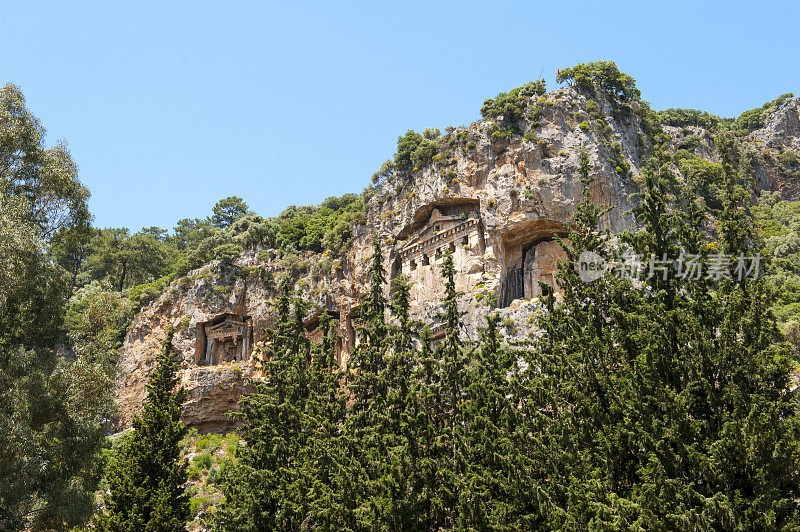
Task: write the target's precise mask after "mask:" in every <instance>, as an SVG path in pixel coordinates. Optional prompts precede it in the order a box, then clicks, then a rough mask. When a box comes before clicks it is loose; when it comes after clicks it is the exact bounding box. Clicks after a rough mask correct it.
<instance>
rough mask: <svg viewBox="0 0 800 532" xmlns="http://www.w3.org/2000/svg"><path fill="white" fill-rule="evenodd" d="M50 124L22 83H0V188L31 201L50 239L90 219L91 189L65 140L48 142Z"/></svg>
mask: <svg viewBox="0 0 800 532" xmlns="http://www.w3.org/2000/svg"><path fill="white" fill-rule="evenodd" d="M44 136H45V129H44V127H42V125H41V123H40V122H39V119H37V118H36V117H35V116H33V114H32V113H31V112H30V111H28V109H27V108H26V107H25V97H24V96H23V94H22V92H21V91H20V90H19V88H18V87H16V86H14V85H6V86H5V87H3V88H2V89H0V192H2V193H3V194H6V195H9V196H15V197H17V198H20V199H22V200H24V201H26V202H27V204H28V205H27V217H28V218H29V220H30V221H31V222H32V224H33V225H34V226H35V227H36V232H37V236H38V237H40V238H42V239H43V240H45V241H49V240H50V238H51V237H52V236H53V235H54V234H56V233H57V232H58V231H60V230H64V231H68V230H72V229H78V230H81V229H83V228H85V227H86V226H87V225H88V223H89V221H90V215H89V209H88V207H87V204H86V201H87V199H88V197H89V191H88V190H87V189H86V188H85V187H84V186H83V185H82V184H81V183H80V181H79V180H78V168H77V166H76V165H75V163H74V161H73V160H72V157H71V156H70V154H69V151H68V150H67V146H66V145H65V144H57V145H56V146H53V147H51V148H46V147H45V146H44Z"/></svg>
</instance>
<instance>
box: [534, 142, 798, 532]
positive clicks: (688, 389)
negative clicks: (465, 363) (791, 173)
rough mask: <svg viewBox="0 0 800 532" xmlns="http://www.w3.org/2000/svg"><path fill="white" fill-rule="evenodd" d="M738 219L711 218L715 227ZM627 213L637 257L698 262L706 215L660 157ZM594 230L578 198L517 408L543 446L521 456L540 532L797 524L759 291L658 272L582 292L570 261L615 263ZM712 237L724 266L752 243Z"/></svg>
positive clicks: (781, 377) (783, 399)
mask: <svg viewBox="0 0 800 532" xmlns="http://www.w3.org/2000/svg"><path fill="white" fill-rule="evenodd" d="M736 201H737V200H736V199H735V197H731V198H728V199H726V202H733V203H735V202H736ZM731 205H732V204H731ZM736 211H737V209H733V208H726V209H723V213H722V214H721V216H722V217H723V219H722V220H721V223H720V226H721V227H723V228H725V227H731V223H732V222H733V221H734V220H735V218H734V217H731V216H732V213H734V212H736ZM635 214H636V215H637V218H638V219H639V220H640V221H641V223H642V224H643V225H642V229H641V230H640V231H638V232H636V233H634V234H628V235H625V236H624V237H623V241H624V243H625V245H627V246H629V247H630V248H631V249H632V250H633V251H634V252H636V253H639V254H642V255H644V256H646V257H650V256H654V257H663V256H664V255H666V256H667V257H673V256H676V254H678V253H680V252H681V251H683V252H685V253H695V254H700V256H701V257H703V256H704V255H707V254H708V252H707V251H705V250H707V249H708V247H707V246H706V239H705V237H704V236H703V233H704V231H705V228H706V227H705V225H704V224H703V220H704V213H703V212H702V210H701V209H700V208H699V206H698V205H697V204H696V203H695V202H694V197H693V196H692V197H686V196H683V195H681V194H680V191H679V190H678V189H677V188H676V182H675V179H674V175H673V174H672V172H671V171H670V168H669V166H668V157H666V156H664V155H661V154H656V156H655V157H653V158H652V159H651V161H650V164H649V167H648V169H647V172H646V173H645V179H644V185H643V192H642V196H641V198H640V201H639V203H638V206H637V207H636V209H635ZM598 215H599V211H598V209H597V208H596V207H595V206H594V205H592V204H591V203H590V202H589V201H588V196H587V195H585V196H584V200H583V202H582V203H581V206H580V208H579V212H578V216H577V221H578V230H577V231H575V232H573V233H571V235H570V246H567V247H565V251H566V253H567V257H568V259H567V262H566V263H565V264H564V265H563V266H562V267H561V268H560V280H559V283H560V284H561V286H562V287H563V290H564V293H563V299H562V301H561V304H559V305H556V304H555V300H554V298H553V297H552V296H550V297H549V298H548V307H549V312H548V314H547V315H546V316H545V317H544V318H543V319H542V320H541V322H540V325H541V327H542V328H543V330H544V331H545V336H544V338H543V341H542V342H541V343H540V344H539V346H538V349H537V353H536V356H534V357H533V358H531V360H530V366H529V367H530V368H531V370H530V372H529V375H528V376H529V383H530V384H529V389H528V392H527V394H528V396H529V397H531V398H533V399H535V402H534V403H533V404H532V409H531V410H530V412H531V413H533V412H534V411H538V412H539V420H540V421H539V424H538V427H540V428H539V430H536V431H535V430H530V432H531V433H533V434H536V433H537V432H538V433H542V437H541V438H540V439H538V441H537V445H536V446H535V447H533V448H532V449H531V451H530V452H531V454H532V455H533V456H535V457H538V463H540V464H541V467H542V472H541V473H540V475H541V477H540V478H541V480H540V481H539V482H538V483H537V484H538V485H539V486H541V487H542V488H543V490H544V492H545V493H546V498H545V499H543V500H545V501H546V502H547V503H548V504H547V505H546V506H545V507H544V515H545V518H546V522H547V525H546V526H547V527H548V528H550V527H556V528H570V529H583V528H630V527H635V528H639V527H645V526H647V527H657V528H662V529H669V530H686V529H696V528H712V529H718V528H723V529H731V528H736V529H777V528H784V527H786V526H787V525H788V524H789V523H792V522H794V520H795V519H796V517H797V510H798V508H797V502H796V501H797V490H798V484H797V483H798V468H797V463H798V458H800V454H798V451H800V449H798V440H797V434H798V428H800V427H799V426H798V418H797V396H796V394H795V393H794V392H793V391H790V389H789V376H790V372H791V369H792V367H794V365H795V363H796V361H795V358H794V356H793V355H792V354H791V352H790V351H789V350H788V349H787V346H786V344H785V343H783V342H782V341H781V338H780V336H779V335H778V334H777V331H776V328H775V326H774V322H773V321H772V319H771V318H770V317H769V314H768V312H767V304H766V298H765V297H764V293H763V290H762V288H761V284H762V282H761V281H758V280H753V279H749V280H745V281H743V282H741V283H740V282H731V281H730V280H725V279H721V280H720V282H718V283H716V284H712V281H711V280H710V279H707V278H703V279H700V280H694V279H691V278H689V276H686V275H683V276H680V275H678V273H679V272H678V270H677V268H678V266H680V264H681V263H680V262H676V263H671V262H668V263H667V264H665V267H666V268H667V271H666V275H662V274H656V275H653V276H649V277H644V276H643V277H642V279H641V280H640V281H639V282H638V283H635V282H632V281H631V280H629V279H618V278H615V277H613V276H605V277H603V278H601V279H599V280H596V281H594V282H592V283H585V282H583V281H581V279H580V278H579V276H578V272H577V271H576V269H575V264H576V262H577V258H578V256H579V254H580V253H582V252H583V251H594V252H596V253H600V254H602V255H605V256H610V255H611V254H612V253H613V252H614V249H613V246H612V245H611V241H610V239H609V238H608V235H607V234H604V233H599V232H598V231H597V230H596V228H597V221H598V219H599V217H598ZM745 230H746V228H745ZM719 236H720V238H721V240H722V246H723V249H729V250H731V251H734V250H736V249H741V247H740V246H742V244H743V243H745V244H746V245H750V243H751V242H752V240H751V239H748V238H741V233H740V232H739V231H738V230H737V231H728V230H723V231H722V232H721V233H720V235H719ZM730 238H732V240H731V239H730ZM704 248H705V250H704ZM709 258H710V257H709ZM542 413H544V415H542ZM531 415H532V414H531ZM757 449H758V450H757ZM777 464H781V465H777ZM545 479H546V480H545Z"/></svg>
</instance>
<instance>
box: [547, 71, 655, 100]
mask: <svg viewBox="0 0 800 532" xmlns="http://www.w3.org/2000/svg"><path fill="white" fill-rule="evenodd" d="M556 80H557V81H558V82H559V83H562V82H564V81H574V82H575V85H577V86H578V87H579V88H581V89H583V90H585V91H595V90H602V91H603V92H605V93H607V94H610V95H612V96H614V97H617V98H619V99H621V100H622V101H625V102H631V101H635V100H638V99H639V98H640V97H641V92H640V91H639V89H637V88H636V80H635V79H633V77H631V76H629V75H628V74H625V73H624V72H620V71H619V69H618V68H617V65H616V63H614V61H595V62H593V63H581V64H579V65H575V66H574V67H572V68H564V69H561V71H560V72H559V74H558V77H557V78H556Z"/></svg>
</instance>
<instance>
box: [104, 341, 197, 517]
mask: <svg viewBox="0 0 800 532" xmlns="http://www.w3.org/2000/svg"><path fill="white" fill-rule="evenodd" d="M173 334H174V332H173V330H172V329H171V328H170V330H169V331H168V332H167V337H166V338H165V339H164V345H163V349H162V350H161V353H160V354H159V355H158V358H157V362H156V367H155V369H154V370H153V373H152V374H151V375H150V377H149V379H148V382H147V399H146V400H145V403H144V407H143V411H142V414H141V416H136V417H134V419H133V430H134V434H133V436H131V437H130V439H129V440H127V441H126V442H125V443H124V444H123V445H122V447H121V449H120V450H119V453H118V454H117V455H116V456H114V457H112V459H111V462H110V464H109V468H108V473H107V479H108V486H109V495H108V496H107V497H106V500H105V503H106V508H107V513H106V514H105V515H101V516H99V517H98V519H97V527H98V529H100V530H108V531H134V530H136V531H138V530H153V531H156V530H158V531H161V530H164V531H166V530H184V529H185V527H186V522H187V521H188V519H189V497H188V496H187V495H186V493H185V489H186V488H185V484H186V480H187V476H186V470H187V463H186V460H185V459H183V458H181V448H180V441H181V439H182V438H183V437H184V436H185V435H186V426H185V425H184V424H183V423H182V422H181V421H180V417H181V408H182V405H183V402H184V401H185V399H186V391H185V390H183V389H176V388H177V386H178V377H177V362H176V360H175V358H174V356H175V355H174V353H173V351H172V337H173Z"/></svg>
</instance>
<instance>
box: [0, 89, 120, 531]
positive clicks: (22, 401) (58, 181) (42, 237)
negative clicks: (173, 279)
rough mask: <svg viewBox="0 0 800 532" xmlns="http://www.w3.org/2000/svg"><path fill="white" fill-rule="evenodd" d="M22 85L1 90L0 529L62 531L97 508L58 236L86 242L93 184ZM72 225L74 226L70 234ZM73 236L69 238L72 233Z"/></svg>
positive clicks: (87, 397) (92, 449)
mask: <svg viewBox="0 0 800 532" xmlns="http://www.w3.org/2000/svg"><path fill="white" fill-rule="evenodd" d="M43 138H44V129H43V128H42V127H41V125H40V124H39V121H38V120H37V119H36V118H35V117H34V116H33V115H32V114H31V113H30V112H29V111H28V110H27V109H26V108H25V105H24V98H23V96H22V93H21V92H20V91H19V89H17V88H16V87H14V86H6V87H5V88H3V89H2V90H0V528H2V529H4V530H18V529H34V530H37V529H47V530H62V529H67V528H70V527H74V526H77V525H80V524H81V523H82V522H83V521H84V520H85V519H87V518H88V516H89V515H90V514H91V512H92V492H93V491H94V488H95V486H96V484H97V481H98V479H99V473H100V468H98V467H97V465H98V463H99V462H98V461H96V458H97V456H98V453H99V451H100V449H101V446H102V442H103V437H104V431H103V428H102V426H101V424H100V419H98V416H97V413H98V412H99V411H100V410H101V409H100V408H96V406H97V404H98V403H102V402H103V401H105V400H106V399H107V398H97V397H95V395H93V394H92V393H91V390H90V389H87V388H84V387H83V384H82V381H81V379H79V378H76V375H77V374H78V373H79V372H78V371H76V370H79V369H80V367H79V366H78V364H79V362H77V361H68V360H65V359H63V358H61V357H59V356H57V355H56V353H55V349H54V348H55V346H56V344H57V343H58V342H61V341H63V317H64V308H65V304H66V300H67V297H68V293H69V277H70V276H69V275H68V274H67V272H66V271H65V270H64V269H63V268H62V267H60V266H59V264H57V263H54V262H53V261H52V260H51V258H50V256H48V253H49V252H50V251H51V250H50V249H48V247H49V246H48V245H49V244H50V242H51V240H52V239H53V235H55V234H59V235H61V236H62V237H63V238H64V240H67V239H73V238H75V239H76V240H80V239H79V238H77V237H76V234H77V233H78V232H80V231H82V230H83V229H85V227H86V224H87V223H88V218H89V216H88V209H87V208H86V198H87V196H88V192H87V191H86V189H85V188H83V186H82V185H81V184H80V182H79V181H78V179H77V171H76V168H75V165H74V163H73V162H72V160H71V159H70V157H69V153H68V152H67V150H66V147H65V146H63V145H59V146H56V147H55V148H49V149H48V148H45V147H44V145H43ZM70 233H71V234H70ZM68 234H70V236H66V235H68Z"/></svg>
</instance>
